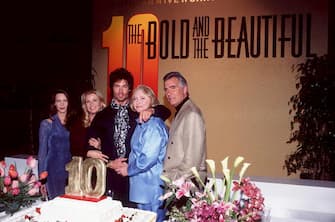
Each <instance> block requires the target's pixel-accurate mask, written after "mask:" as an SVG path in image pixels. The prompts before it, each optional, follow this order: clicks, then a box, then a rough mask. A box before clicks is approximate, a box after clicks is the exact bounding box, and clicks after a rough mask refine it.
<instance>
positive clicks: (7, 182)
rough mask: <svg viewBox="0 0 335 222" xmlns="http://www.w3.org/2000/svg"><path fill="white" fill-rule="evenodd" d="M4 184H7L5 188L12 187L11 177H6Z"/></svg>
mask: <svg viewBox="0 0 335 222" xmlns="http://www.w3.org/2000/svg"><path fill="white" fill-rule="evenodd" d="M3 183H4V184H5V186H9V185H11V183H12V179H11V178H10V176H5V179H4V180H3Z"/></svg>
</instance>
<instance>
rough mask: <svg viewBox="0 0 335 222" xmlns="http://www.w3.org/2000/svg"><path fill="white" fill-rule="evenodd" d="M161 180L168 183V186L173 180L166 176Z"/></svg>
mask: <svg viewBox="0 0 335 222" xmlns="http://www.w3.org/2000/svg"><path fill="white" fill-rule="evenodd" d="M160 178H161V179H162V180H163V181H164V182H166V183H168V184H170V183H172V181H171V179H170V178H168V177H166V176H164V175H161V176H160Z"/></svg>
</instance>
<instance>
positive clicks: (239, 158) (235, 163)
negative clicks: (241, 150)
mask: <svg viewBox="0 0 335 222" xmlns="http://www.w3.org/2000/svg"><path fill="white" fill-rule="evenodd" d="M243 160H244V157H242V156H238V157H236V159H235V161H234V168H237V167H238V165H240V164H241V163H242V162H243Z"/></svg>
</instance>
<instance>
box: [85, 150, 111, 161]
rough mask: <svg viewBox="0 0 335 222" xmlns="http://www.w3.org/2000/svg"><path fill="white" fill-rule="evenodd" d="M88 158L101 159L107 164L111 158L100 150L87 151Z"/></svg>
mask: <svg viewBox="0 0 335 222" xmlns="http://www.w3.org/2000/svg"><path fill="white" fill-rule="evenodd" d="M86 156H87V157H92V158H97V159H100V160H102V161H104V162H105V163H108V159H109V157H108V156H107V155H105V154H103V153H102V152H101V151H100V150H89V151H87V154H86Z"/></svg>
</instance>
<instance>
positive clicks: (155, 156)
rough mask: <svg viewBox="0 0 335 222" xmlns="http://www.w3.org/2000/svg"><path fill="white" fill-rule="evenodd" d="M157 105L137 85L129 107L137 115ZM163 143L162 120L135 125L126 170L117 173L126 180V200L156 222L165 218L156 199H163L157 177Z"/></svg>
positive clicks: (146, 89) (165, 134)
mask: <svg viewBox="0 0 335 222" xmlns="http://www.w3.org/2000/svg"><path fill="white" fill-rule="evenodd" d="M158 104H159V103H158V100H157V98H156V96H155V94H154V92H153V91H152V89H151V88H149V87H148V86H145V85H140V86H138V87H137V88H136V89H135V90H134V92H133V96H132V100H131V105H130V106H131V108H132V109H133V110H135V111H136V112H138V113H139V112H141V111H143V110H147V109H148V108H150V107H153V106H155V105H158ZM137 121H138V120H137ZM167 141H168V130H167V128H166V126H165V123H164V122H163V120H162V119H160V118H157V117H154V116H151V117H150V119H149V120H148V121H147V122H144V123H139V122H137V125H136V128H135V131H134V133H133V135H132V137H131V152H130V154H129V160H128V167H124V168H121V169H119V170H117V172H118V173H120V174H121V175H123V176H127V175H128V176H129V181H130V190H129V200H130V201H132V202H135V203H137V207H138V208H139V209H142V210H149V211H153V212H156V213H157V221H159V222H160V221H163V220H164V217H165V212H164V209H163V208H162V201H160V200H159V197H160V196H162V195H163V182H162V180H161V179H160V175H161V174H162V170H163V161H164V157H165V153H166V145H167Z"/></svg>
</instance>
